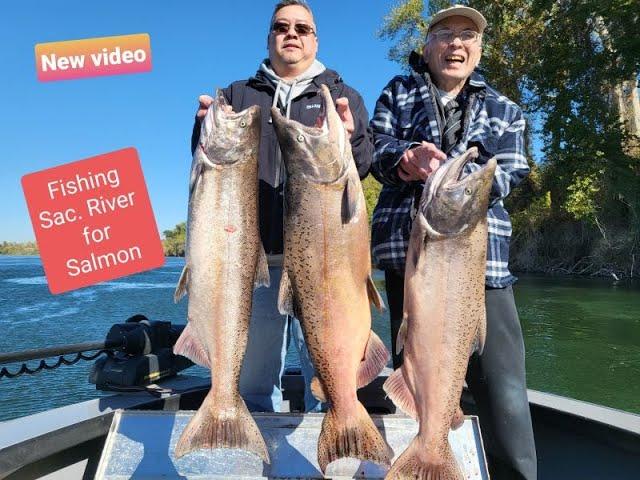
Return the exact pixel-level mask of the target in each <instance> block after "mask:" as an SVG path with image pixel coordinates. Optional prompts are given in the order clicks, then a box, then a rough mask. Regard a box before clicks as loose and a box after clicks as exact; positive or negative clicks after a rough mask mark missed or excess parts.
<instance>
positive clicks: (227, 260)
mask: <svg viewBox="0 0 640 480" xmlns="http://www.w3.org/2000/svg"><path fill="white" fill-rule="evenodd" d="M259 141H260V108H259V107H258V106H253V107H250V108H248V109H246V110H243V111H242V112H239V113H233V112H231V111H230V109H229V108H228V107H226V102H225V101H224V97H223V96H222V94H220V93H218V96H217V98H216V99H215V100H214V102H213V104H212V105H211V106H210V107H209V109H208V110H207V113H206V115H205V117H204V119H203V122H202V127H201V132H200V142H199V145H198V147H197V148H196V150H195V153H194V156H193V162H192V166H191V179H190V187H189V216H188V224H187V245H186V261H185V267H184V270H183V272H182V275H181V276H180V280H179V282H178V286H177V288H176V292H175V294H174V299H175V301H178V300H179V299H180V298H181V297H182V296H183V295H185V294H186V293H188V295H189V305H188V312H187V317H188V323H187V327H186V328H185V330H184V331H183V333H182V335H181V336H180V338H179V339H178V342H176V345H175V347H174V352H175V353H176V354H179V355H184V356H186V357H188V358H190V359H191V360H193V361H194V362H195V363H198V364H199V365H203V366H205V367H208V368H210V369H211V390H210V391H209V393H208V394H207V396H206V398H205V399H204V401H203V403H202V405H201V407H200V408H199V409H198V411H197V412H196V413H195V415H194V416H193V418H192V419H191V421H190V422H189V423H188V425H187V426H186V427H185V429H184V431H183V432H182V435H181V437H180V439H179V440H178V443H177V445H176V448H175V456H176V457H181V456H182V455H185V454H186V453H188V452H190V451H192V450H196V449H202V448H209V449H213V448H240V449H244V450H247V451H250V452H253V453H255V454H257V455H258V456H260V458H262V460H263V461H265V462H267V463H269V455H268V451H267V448H266V445H265V442H264V439H263V438H262V435H261V433H260V430H259V429H258V426H257V425H256V423H255V421H254V419H253V417H252V416H251V414H250V413H249V411H248V409H247V407H246V405H245V403H244V400H243V399H242V398H241V397H240V393H239V380H240V369H241V367H242V360H243V357H244V353H245V349H246V346H247V340H248V334H249V321H250V318H251V306H252V298H253V289H254V286H260V285H266V286H268V284H269V270H268V267H267V261H266V256H265V253H264V249H263V247H262V242H261V240H260V233H259V226H258V146H259Z"/></svg>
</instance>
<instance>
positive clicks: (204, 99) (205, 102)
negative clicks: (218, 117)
mask: <svg viewBox="0 0 640 480" xmlns="http://www.w3.org/2000/svg"><path fill="white" fill-rule="evenodd" d="M198 102H199V103H200V107H204V108H209V106H210V105H211V104H212V103H213V97H210V96H209V95H200V96H199V97H198Z"/></svg>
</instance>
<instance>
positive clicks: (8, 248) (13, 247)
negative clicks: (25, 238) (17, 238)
mask: <svg viewBox="0 0 640 480" xmlns="http://www.w3.org/2000/svg"><path fill="white" fill-rule="evenodd" d="M39 254H40V252H39V250H38V245H37V244H36V242H6V241H5V242H0V255H39Z"/></svg>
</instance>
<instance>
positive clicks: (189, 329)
mask: <svg viewBox="0 0 640 480" xmlns="http://www.w3.org/2000/svg"><path fill="white" fill-rule="evenodd" d="M173 353H175V354H176V355H182V356H183V357H187V358H188V359H189V360H191V361H192V362H193V363H195V364H198V365H201V366H203V367H206V368H211V363H210V362H209V353H208V352H207V350H206V348H205V347H204V345H203V344H202V342H201V341H200V340H199V339H198V336H197V335H196V333H195V331H194V329H193V325H192V324H191V322H189V323H187V326H186V327H185V328H184V330H183V331H182V333H181V334H180V337H179V338H178V341H177V342H176V344H175V345H174V346H173Z"/></svg>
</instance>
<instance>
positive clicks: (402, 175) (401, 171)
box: [398, 166, 411, 182]
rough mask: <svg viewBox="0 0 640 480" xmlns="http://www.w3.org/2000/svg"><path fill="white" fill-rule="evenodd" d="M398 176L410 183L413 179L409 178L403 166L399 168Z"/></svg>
mask: <svg viewBox="0 0 640 480" xmlns="http://www.w3.org/2000/svg"><path fill="white" fill-rule="evenodd" d="M398 176H399V177H400V179H401V180H403V181H405V182H410V181H411V177H410V176H409V174H408V173H406V172H405V171H404V170H403V169H402V167H401V166H398Z"/></svg>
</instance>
